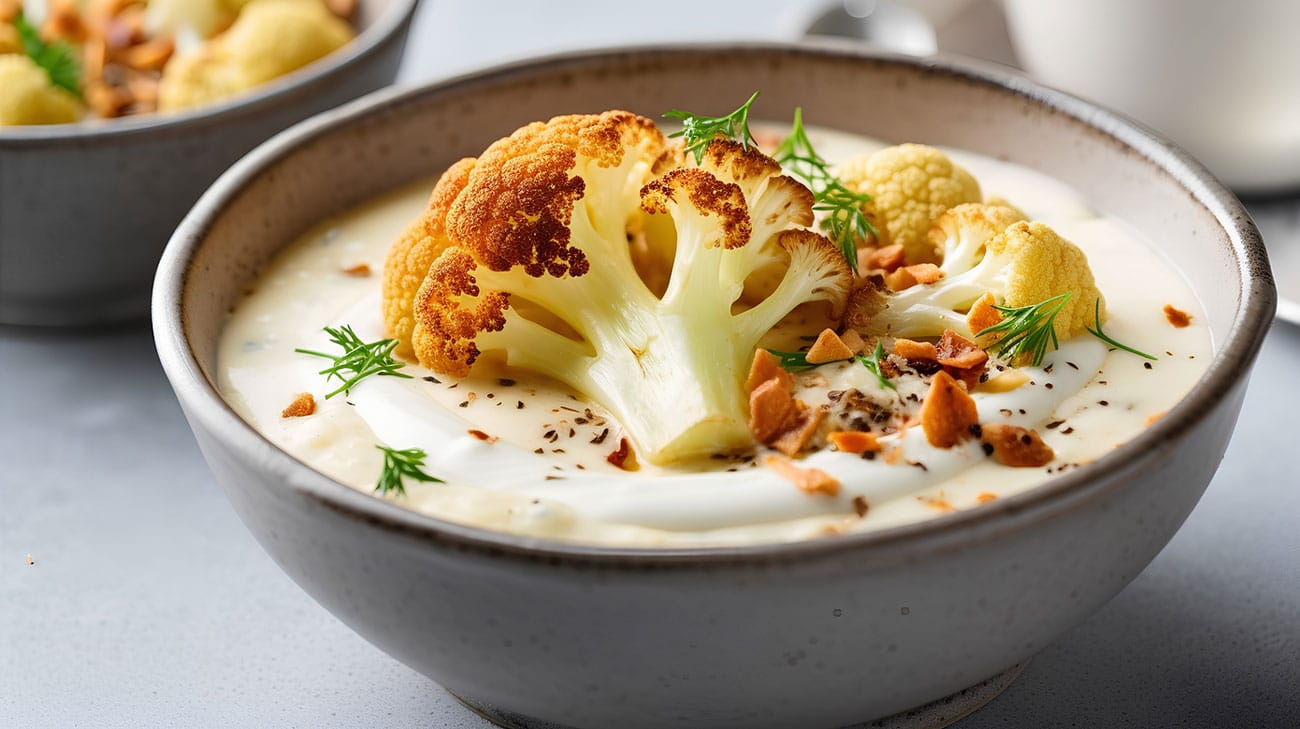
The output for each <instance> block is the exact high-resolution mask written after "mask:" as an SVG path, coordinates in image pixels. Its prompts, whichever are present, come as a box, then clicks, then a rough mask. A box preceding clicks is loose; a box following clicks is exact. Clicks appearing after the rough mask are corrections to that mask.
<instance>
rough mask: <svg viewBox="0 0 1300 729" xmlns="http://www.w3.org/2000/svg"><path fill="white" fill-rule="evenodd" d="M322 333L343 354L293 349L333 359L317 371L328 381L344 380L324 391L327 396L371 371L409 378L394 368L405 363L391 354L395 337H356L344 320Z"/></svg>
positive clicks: (326, 328)
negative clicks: (341, 350)
mask: <svg viewBox="0 0 1300 729" xmlns="http://www.w3.org/2000/svg"><path fill="white" fill-rule="evenodd" d="M325 333H326V334H328V335H330V341H331V342H333V343H334V344H337V345H338V346H339V347H342V349H343V354H326V353H324V352H316V351H313V350H310V349H295V350H293V351H295V352H298V353H300V354H310V355H312V356H313V357H324V358H325V359H328V360H333V361H334V364H332V365H330V366H329V367H326V368H325V369H323V370H321V371H320V372H319V374H322V375H325V380H326V381H327V382H328V381H329V380H330V378H337V379H339V380H341V381H342V382H343V384H342V385H339V387H338V389H336V390H334V391H333V392H331V393H329V394H328V395H326V396H325V399H326V400H328V399H330V398H331V397H334V396H335V395H337V394H339V393H340V392H348V391H350V390H351V389H352V388H353V387H355V386H356V384H357V383H358V382H360V381H361V380H363V379H365V378H367V377H369V376H371V375H389V376H392V377H403V378H405V379H408V380H409V379H411V376H410V375H407V374H403V373H401V372H398V371H397V370H399V369H401V368H403V367H405V366H406V363H405V362H398V361H397V360H396V359H394V358H393V349H394V348H396V347H397V340H396V339H380V340H378V341H375V342H363V341H361V337H358V336H357V335H356V332H354V331H352V327H350V326H348V325H346V324H344V325H342V326H339V327H337V328H335V327H325Z"/></svg>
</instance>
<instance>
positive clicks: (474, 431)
mask: <svg viewBox="0 0 1300 729" xmlns="http://www.w3.org/2000/svg"><path fill="white" fill-rule="evenodd" d="M465 432H467V433H469V434H470V435H472V436H474V437H475V438H478V439H479V440H481V441H483V442H485V443H487V444H488V445H492V444H493V443H495V442H497V441H499V440H501V437H500V436H496V435H488V434H487V433H484V432H483V431H481V430H479V429H478V428H470V429H469V430H467V431H465Z"/></svg>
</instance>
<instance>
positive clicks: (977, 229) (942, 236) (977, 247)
mask: <svg viewBox="0 0 1300 729" xmlns="http://www.w3.org/2000/svg"><path fill="white" fill-rule="evenodd" d="M1021 220H1025V214H1024V213H1022V212H1020V211H1019V210H1017V209H1015V208H1012V207H1007V206H1002V205H981V204H979V203H962V204H961V205H958V206H956V207H954V208H950V209H948V210H947V211H945V212H944V213H943V214H941V215H940V216H939V217H937V218H935V220H934V225H932V226H931V227H930V232H929V234H928V235H927V238H928V240H929V241H930V245H931V246H933V247H934V250H936V251H938V252H939V260H940V261H941V263H940V264H939V270H940V271H943V273H944V275H945V276H951V275H953V274H957V273H961V272H962V271H966V270H968V269H970V268H971V267H972V266H974V265H975V263H976V262H977V261H979V259H980V257H981V256H983V255H984V245H985V244H986V243H988V242H989V240H991V239H992V238H993V237H994V236H996V235H998V234H999V233H1001V232H1002V231H1004V230H1006V229H1007V227H1008V226H1010V225H1011V224H1012V223H1015V222H1018V221H1021Z"/></svg>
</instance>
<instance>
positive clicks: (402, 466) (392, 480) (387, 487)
mask: <svg viewBox="0 0 1300 729" xmlns="http://www.w3.org/2000/svg"><path fill="white" fill-rule="evenodd" d="M375 447H376V448H378V449H379V450H381V451H383V452H384V470H383V471H380V473H379V481H378V482H377V483H376V484H375V493H377V494H379V495H380V496H383V495H385V494H387V493H388V492H389V491H393V492H396V493H397V494H399V495H402V496H405V495H406V485H405V484H404V483H402V479H403V478H410V479H414V480H416V481H423V482H425V483H446V481H443V480H442V479H440V478H438V477H436V476H430V475H429V474H427V473H425V472H424V459H425V458H426V457H427V455H426V454H425V452H424V451H423V450H421V449H419V448H407V449H405V450H397V449H395V448H385V447H384V446H381V445H377V446H375Z"/></svg>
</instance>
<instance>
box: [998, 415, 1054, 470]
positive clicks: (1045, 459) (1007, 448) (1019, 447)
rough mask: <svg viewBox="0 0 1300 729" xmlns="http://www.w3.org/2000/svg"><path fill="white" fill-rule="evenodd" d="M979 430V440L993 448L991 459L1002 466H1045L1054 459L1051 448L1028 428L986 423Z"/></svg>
mask: <svg viewBox="0 0 1300 729" xmlns="http://www.w3.org/2000/svg"><path fill="white" fill-rule="evenodd" d="M980 430H981V434H980V440H982V441H983V442H985V443H987V444H989V445H990V446H992V447H993V457H994V458H996V459H997V461H998V463H1001V464H1002V465H1004V466H1014V467H1017V468H1021V467H1036V466H1045V465H1047V464H1048V463H1050V462H1051V461H1052V459H1053V458H1055V457H1056V454H1055V453H1054V452H1053V451H1052V448H1051V446H1049V445H1047V444H1046V443H1044V442H1043V439H1042V438H1040V437H1039V436H1038V433H1037V432H1035V431H1033V430H1030V429H1029V428H1021V427H1020V426H1018V425H1007V424H1006V423H987V424H985V425H983V426H981V428H980Z"/></svg>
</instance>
